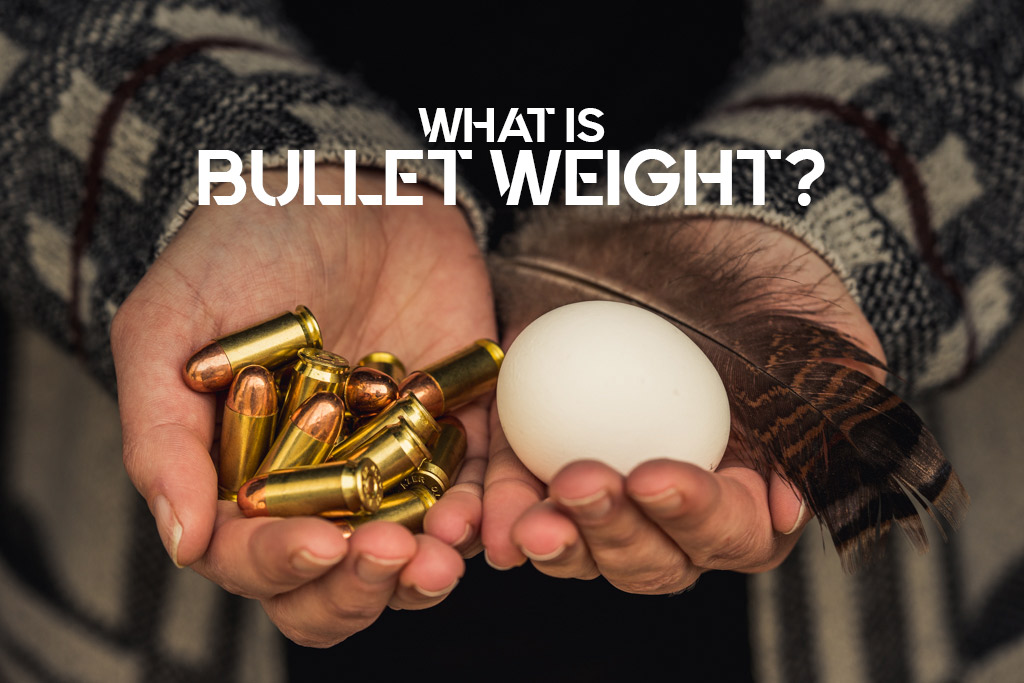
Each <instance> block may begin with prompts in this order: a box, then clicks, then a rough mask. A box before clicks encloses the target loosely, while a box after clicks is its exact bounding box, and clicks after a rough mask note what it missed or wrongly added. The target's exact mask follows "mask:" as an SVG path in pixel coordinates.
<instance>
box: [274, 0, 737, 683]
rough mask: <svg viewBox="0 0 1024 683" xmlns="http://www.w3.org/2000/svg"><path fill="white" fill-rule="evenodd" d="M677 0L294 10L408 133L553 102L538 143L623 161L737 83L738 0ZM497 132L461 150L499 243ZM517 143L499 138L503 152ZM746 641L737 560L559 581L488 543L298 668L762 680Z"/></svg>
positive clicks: (325, 673) (328, 676) (351, 672)
mask: <svg viewBox="0 0 1024 683" xmlns="http://www.w3.org/2000/svg"><path fill="white" fill-rule="evenodd" d="M679 6H680V8H681V9H680V10H678V11H677V12H676V14H675V15H669V14H666V10H664V9H662V8H660V7H659V9H658V10H657V12H654V11H652V10H651V9H650V7H651V6H650V5H644V6H637V9H638V10H640V11H637V12H631V13H630V14H631V16H629V17H623V16H618V15H615V16H597V15H598V13H599V12H600V11H599V10H598V9H597V8H596V6H593V7H589V8H587V9H585V10H580V9H569V8H567V7H555V6H554V5H553V3H552V4H551V5H550V6H548V7H547V8H545V9H543V10H539V11H530V10H524V9H522V8H520V7H518V6H509V5H504V4H494V5H488V6H480V7H477V8H474V9H473V10H472V11H471V12H459V13H455V12H451V11H444V12H443V16H438V14H442V12H441V11H439V12H438V13H435V14H429V15H428V14H426V13H424V15H423V16H418V17H414V18H412V19H404V18H401V17H399V16H397V15H398V14H399V13H398V12H397V11H395V12H393V15H394V16H391V17H388V19H387V23H383V22H382V20H381V18H380V15H381V14H382V13H381V12H380V11H379V9H376V8H369V9H363V10H359V9H357V10H353V9H352V8H351V7H349V6H347V5H346V6H342V5H340V4H339V5H327V4H326V3H324V4H316V5H313V4H312V3H292V4H291V6H290V8H289V12H290V14H291V15H292V16H291V18H292V20H293V21H295V22H296V23H297V24H298V25H299V26H301V27H302V29H303V30H304V31H305V32H306V33H307V35H308V36H309V38H310V39H311V40H312V41H313V43H314V44H315V46H316V49H317V50H318V52H319V56H320V57H321V58H322V59H324V60H325V61H327V62H328V63H329V64H331V65H332V66H334V67H336V68H337V69H338V70H340V71H344V72H346V73H349V72H355V73H357V74H359V76H360V77H361V78H362V79H363V81H364V82H365V83H366V84H367V85H368V86H369V87H370V88H371V89H372V90H374V91H375V92H377V93H379V94H381V95H382V96H384V97H386V98H388V99H390V100H391V101H393V102H394V103H395V106H396V107H397V108H398V109H399V110H400V111H401V113H402V114H403V115H404V116H405V117H406V119H407V120H408V122H409V123H410V126H411V128H412V129H413V130H416V131H419V130H420V124H419V117H418V114H417V108H418V107H426V108H427V109H428V110H429V111H431V112H432V111H433V109H434V108H438V107H443V108H449V109H452V108H455V107H460V106H461V107H473V108H474V109H479V110H480V113H483V110H484V109H485V108H487V107H494V108H495V109H496V112H495V121H496V124H495V125H496V127H497V128H498V129H500V126H501V123H502V122H503V121H504V117H505V114H506V113H507V111H508V109H509V108H512V107H519V108H520V110H521V111H523V113H524V114H525V108H526V107H555V108H556V113H555V115H554V116H549V117H548V138H547V143H546V144H539V143H535V144H532V145H525V147H527V148H530V149H534V150H540V151H545V150H547V149H566V148H582V147H589V148H593V149H600V150H607V149H621V150H623V158H626V155H627V154H628V153H629V150H635V149H639V148H642V147H645V146H649V145H650V143H651V142H652V141H653V140H654V139H655V138H656V136H657V135H658V134H659V133H660V132H663V131H669V130H672V129H678V128H680V127H682V126H684V125H685V124H686V122H687V121H689V120H691V119H692V118H693V117H694V116H695V115H696V114H697V113H698V112H699V111H700V109H701V108H702V107H703V106H704V105H705V104H706V103H707V101H708V99H709V98H710V97H712V96H713V95H714V93H715V91H716V89H717V88H718V87H720V86H721V84H722V83H723V82H724V81H725V80H726V78H727V76H728V74H729V71H730V69H731V68H732V66H733V64H734V61H735V59H736V57H737V54H738V52H739V48H740V43H741V39H742V17H741V3H740V2H739V1H738V0H735V1H728V2H717V3H702V4H700V5H698V4H697V3H685V4H684V3H679ZM617 9H618V10H622V9H623V8H621V7H619V8H617ZM627 9H631V8H627ZM356 27H359V28H358V29H357V28H356ZM366 27H372V29H370V30H365V29H366ZM567 107H573V108H575V109H577V110H579V109H582V108H585V107H596V108H598V109H600V110H602V111H603V112H604V116H603V117H602V118H601V119H600V122H601V123H602V125H603V126H604V129H605V137H604V138H603V139H602V140H601V141H599V142H596V143H591V144H586V143H581V142H577V143H576V144H574V145H569V144H567V143H566V142H565V140H564V129H563V127H562V119H563V116H564V109H565V108H567ZM532 121H533V117H527V122H529V123H532ZM496 146H497V145H495V144H490V145H489V144H487V143H486V142H484V141H483V140H482V139H481V140H480V141H479V142H477V141H476V140H474V143H473V144H472V145H469V147H470V148H471V149H473V151H474V159H473V160H472V161H470V162H460V164H459V170H460V173H461V175H462V177H463V178H464V179H465V180H467V181H468V182H469V183H470V185H471V186H472V187H474V188H475V190H476V192H477V195H478V196H479V197H480V198H481V199H482V200H483V201H484V202H485V203H488V204H489V205H490V206H491V207H492V209H493V210H494V218H493V221H492V224H491V228H492V233H491V238H492V239H491V241H492V244H494V243H496V242H497V241H498V240H499V239H500V236H501V235H502V234H505V233H507V232H508V231H509V230H510V229H512V228H513V227H514V225H515V223H516V220H517V215H516V213H515V212H514V211H513V210H511V209H510V207H506V206H504V205H503V202H502V199H501V197H500V196H499V194H498V191H497V185H496V183H495V180H494V172H493V169H492V168H491V165H490V160H489V157H488V155H487V153H486V151H485V150H487V149H489V148H492V147H496ZM458 147H460V148H466V147H467V145H465V144H460V145H458ZM516 148H517V145H516V144H514V143H506V144H502V145H501V149H503V150H505V153H506V159H508V158H509V156H510V155H512V156H513V157H514V154H515V149H516ZM544 158H546V157H544ZM594 170H598V171H600V170H601V169H600V167H598V168H597V169H594ZM559 185H560V183H556V188H557V187H559ZM748 639H749V634H748V628H747V589H746V581H745V578H744V577H742V576H740V575H735V574H731V573H723V572H715V573H709V574H706V575H704V576H703V577H702V578H701V579H700V581H699V582H698V584H697V586H696V587H695V588H694V589H693V590H690V591H688V592H686V593H683V594H681V595H677V596H653V597H652V596H635V595H627V594H625V593H621V592H620V591H618V590H616V589H615V588H613V587H611V586H610V585H609V584H608V583H607V582H605V581H604V580H603V579H597V580H594V581H567V580H558V579H551V578H548V577H545V576H543V575H541V574H540V573H539V572H537V571H535V570H534V569H533V568H532V567H530V566H529V565H527V566H525V567H522V568H519V569H515V570H512V571H509V572H504V573H502V572H497V571H495V570H492V569H491V568H490V567H488V566H487V565H486V564H485V563H484V562H483V559H482V556H478V557H477V558H474V559H473V560H470V561H468V563H467V569H466V575H465V577H464V578H463V580H462V582H461V583H460V585H459V587H458V588H457V589H456V590H455V592H454V593H453V594H452V595H451V596H450V597H449V598H448V599H446V600H445V601H444V602H443V603H442V604H441V605H440V606H438V607H435V608H433V609H430V610H427V611H424V612H404V611H403V612H393V611H390V610H389V611H386V612H385V614H384V615H383V616H382V617H381V619H380V621H379V622H378V623H377V624H375V625H374V626H372V627H371V628H369V629H368V630H366V631H364V632H362V633H359V634H357V635H355V636H353V637H352V638H350V639H348V640H347V641H345V643H344V644H343V645H342V646H340V647H335V648H331V649H329V650H310V649H305V648H300V647H297V646H295V645H293V644H290V643H289V650H288V655H289V669H290V672H291V675H292V679H293V680H295V681H307V680H340V679H349V678H352V679H353V680H355V679H356V677H358V678H362V676H373V677H374V678H377V677H380V676H387V677H393V676H397V677H405V676H409V677H418V676H421V675H428V676H430V678H435V677H438V678H440V677H444V678H447V679H449V680H479V679H492V680H514V679H519V680H529V681H549V680H550V681H572V680H591V681H603V680H637V679H640V678H644V677H648V676H659V677H661V676H666V675H667V676H669V677H671V678H673V679H675V678H678V679H680V680H688V681H705V680H715V681H726V682H731V681H746V680H752V678H751V672H750V650H749V640H748ZM363 680H366V679H363Z"/></svg>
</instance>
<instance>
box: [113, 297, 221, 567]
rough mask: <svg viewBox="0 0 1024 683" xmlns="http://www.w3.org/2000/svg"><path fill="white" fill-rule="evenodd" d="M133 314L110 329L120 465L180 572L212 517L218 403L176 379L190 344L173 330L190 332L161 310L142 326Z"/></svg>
mask: <svg viewBox="0 0 1024 683" xmlns="http://www.w3.org/2000/svg"><path fill="white" fill-rule="evenodd" d="M135 310H137V309H130V310H125V311H123V313H124V315H122V312H119V314H118V317H117V318H115V323H114V326H113V328H112V329H111V347H112V350H113V353H114V364H115V367H116V368H117V388H118V404H119V409H120V412H121V430H122V434H123V440H124V451H123V457H124V465H125V469H126V470H127V472H128V476H129V477H130V478H131V480H132V483H133V484H134V485H135V488H137V489H138V490H139V493H141V494H142V496H143V497H144V498H145V499H146V502H147V503H148V504H149V509H150V511H151V512H152V513H153V516H154V517H155V518H156V523H157V529H158V530H159V532H160V537H161V539H162V540H163V543H164V547H165V548H166V549H167V552H168V554H169V555H170V556H171V559H172V560H173V561H174V563H175V564H177V565H178V566H185V565H188V564H191V563H193V562H195V561H196V560H197V559H199V558H200V557H202V555H203V554H204V553H205V551H206V547H207V545H208V544H209V541H210V537H211V535H212V533H213V525H214V520H215V518H216V513H217V473H216V469H215V468H214V465H213V461H212V460H211V458H210V445H211V443H212V441H213V429H214V422H215V421H214V410H215V404H216V400H215V397H214V396H213V395H209V394H198V393H196V392H193V391H192V390H191V389H189V388H188V387H187V386H186V385H185V383H184V381H183V380H182V378H181V366H182V365H183V364H184V362H185V359H186V358H187V357H188V354H189V353H190V347H191V345H193V344H194V341H193V340H190V339H189V338H188V337H189V335H187V334H173V333H172V332H171V330H173V329H174V328H175V327H177V329H179V330H180V329H188V328H187V327H184V328H183V327H181V326H176V325H175V324H174V316H173V315H171V316H168V315H167V312H166V311H164V316H163V320H161V322H160V324H156V325H148V324H145V318H146V317H147V315H148V312H146V313H141V314H139V313H135ZM168 317H170V318H171V319H170V320H168ZM182 324H184V325H190V324H189V323H188V321H187V320H184V321H182Z"/></svg>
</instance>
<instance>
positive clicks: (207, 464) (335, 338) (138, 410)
mask: <svg viewBox="0 0 1024 683" xmlns="http://www.w3.org/2000/svg"><path fill="white" fill-rule="evenodd" d="M317 181H318V186H319V187H328V186H334V187H337V188H341V187H342V186H343V173H342V171H341V170H340V169H338V168H335V167H329V166H325V167H319V168H318V169H317ZM357 182H358V187H359V192H361V193H379V194H383V190H384V181H383V176H382V175H380V174H379V173H377V172H374V171H360V172H359V176H358V179H357ZM265 185H266V187H267V190H268V192H270V193H271V194H279V193H280V192H281V191H282V190H283V189H284V186H285V176H284V173H283V172H268V173H266V174H265ZM227 189H230V188H227ZM414 192H416V190H414V189H413V188H412V187H407V188H406V190H405V191H404V194H413V193H414ZM420 192H421V193H422V194H423V197H424V203H423V205H422V206H410V207H406V206H379V207H369V206H338V207H325V206H304V205H302V204H301V203H300V202H298V201H294V202H292V203H290V204H288V205H287V206H284V207H281V206H276V207H270V206H265V205H264V204H262V203H260V202H259V201H257V200H256V199H255V198H254V197H253V196H252V193H251V192H250V193H249V194H248V195H247V197H246V199H244V200H243V201H242V202H241V203H240V204H238V205H235V206H216V205H210V206H206V207H199V208H198V209H197V210H196V211H195V213H194V214H193V215H192V216H191V217H190V218H189V219H188V221H187V223H186V224H185V225H184V226H183V227H182V229H181V232H180V233H179V234H178V235H177V236H176V237H175V238H174V241H173V242H172V243H171V244H170V245H169V246H168V248H167V249H166V250H165V251H164V253H163V254H161V255H160V257H159V258H158V259H157V260H156V262H155V263H154V264H153V266H152V267H151V268H150V270H149V272H147V274H146V276H145V277H144V278H143V279H142V281H141V282H140V283H139V284H138V286H137V287H136V288H135V290H134V291H133V292H132V293H131V295H130V296H129V297H128V298H127V299H126V300H125V302H124V303H123V305H122V306H121V308H120V309H119V311H118V314H117V316H116V317H115V319H114V324H113V327H112V329H111V345H112V347H113V352H114V359H115V363H116V367H117V380H118V393H119V400H120V410H121V421H122V428H123V434H124V462H125V467H126V469H127V470H128V474H129V476H130V477H131V479H132V481H133V482H134V484H135V486H136V487H137V488H138V490H139V492H140V493H141V494H142V495H143V496H144V497H145V498H146V500H147V501H148V503H149V507H150V510H151V511H152V512H153V514H154V516H155V517H156V521H157V527H158V529H159V532H160V536H161V538H162V539H163V542H164V545H165V547H166V548H167V551H168V553H169V554H170V556H171V558H172V559H173V560H174V562H175V563H176V564H178V565H179V566H189V567H191V568H193V569H194V570H195V571H197V572H199V573H200V574H202V575H204V576H206V577H208V578H209V579H211V580H213V581H215V582H217V583H218V584H220V585H222V586H223V587H225V588H226V589H227V590H229V591H231V592H234V593H238V594H240V595H245V596H249V597H253V598H258V599H260V600H262V602H263V606H264V608H265V609H266V611H267V613H268V614H269V615H270V618H271V619H272V620H273V621H274V622H275V623H276V624H277V626H278V627H279V628H280V629H281V630H282V631H283V632H284V633H285V635H287V636H288V637H290V638H291V639H293V640H295V641H296V642H298V643H300V644H304V645H312V646H328V645H332V644H334V643H336V642H338V641H340V640H343V639H344V638H346V637H347V636H349V635H351V634H352V633H355V632H357V631H359V630H361V629H363V628H365V627H366V626H367V625H369V624H370V623H372V622H373V621H374V620H375V619H376V617H377V615H378V614H379V613H380V612H381V611H382V610H383V608H384V606H385V605H388V604H390V605H392V606H394V607H401V608H405V609H419V608H423V607H427V606H430V605H433V604H435V603H437V602H439V601H440V600H441V599H443V596H444V595H446V594H447V592H449V591H450V590H451V588H452V587H453V586H454V584H455V582H456V581H457V580H458V578H459V577H460V576H461V575H462V572H463V569H464V567H463V562H462V558H461V557H460V556H459V552H458V551H457V550H456V549H453V547H452V546H456V547H459V548H462V549H471V548H472V546H473V545H474V544H475V536H476V532H477V531H478V530H479V528H480V522H479V520H480V512H481V501H480V495H481V494H480V488H481V482H482V479H483V470H484V464H483V462H484V461H483V457H484V456H485V455H486V439H487V437H486V427H487V425H486V407H485V406H483V405H473V406H467V407H466V408H465V409H464V410H463V411H461V412H460V413H459V417H460V418H461V419H462V421H463V423H464V424H465V426H466V430H467V437H468V442H469V443H468V454H467V461H466V464H465V465H464V467H463V470H462V474H461V476H460V479H459V482H458V483H457V485H456V486H455V487H454V488H453V489H452V490H451V491H449V492H448V493H447V494H446V495H445V496H444V497H443V499H442V500H440V501H439V502H438V503H437V505H435V506H434V507H433V508H432V509H431V511H430V515H428V519H427V527H428V529H430V531H431V533H432V534H433V536H426V535H420V536H415V537H414V536H413V535H412V534H411V533H409V532H408V531H407V530H406V529H404V528H402V527H399V526H398V525H395V524H391V523H383V522H381V523H374V524H368V525H365V526H364V527H362V528H360V529H359V530H358V531H357V532H356V533H355V534H354V535H353V536H352V537H351V538H350V539H348V540H346V539H345V538H344V537H343V535H342V534H341V532H339V531H338V530H337V529H336V528H334V527H333V526H332V525H331V524H330V523H328V522H326V521H324V520H320V519H316V518H310V517H307V518H293V519H276V518H260V519H255V518H254V519H246V518H243V517H242V516H241V515H240V513H239V511H238V507H237V505H235V504H234V503H231V502H226V501H218V500H217V475H216V471H215V468H214V464H213V460H212V459H211V457H210V449H211V444H212V442H213V437H214V424H215V420H216V415H215V409H216V403H217V402H216V399H215V397H214V396H213V395H209V394H199V393H196V392H193V391H191V390H190V389H188V388H187V387H186V386H185V383H184V381H183V380H182V377H181V369H182V366H183V364H184V363H185V361H186V360H187V359H188V358H189V356H190V355H191V354H192V353H193V352H194V351H195V350H196V349H198V348H199V347H200V346H202V345H203V344H204V343H206V342H207V341H208V340H210V339H212V338H215V337H218V336H222V335H224V334H227V333H230V332H233V331H235V330H238V329H241V328H244V327H246V326H248V325H251V324H254V323H256V322H259V321H261V320H264V319H266V318H269V317H271V316H274V315H277V314H279V313H281V312H282V311H285V310H293V309H294V308H295V306H296V305H298V304H305V305H307V306H308V307H309V308H310V309H311V310H312V311H313V313H314V314H315V315H316V316H317V319H318V321H319V323H320V326H321V330H322V333H323V339H324V348H326V349H328V350H331V351H335V352H338V353H340V354H342V355H344V356H345V357H346V358H349V359H351V360H352V361H353V362H354V360H355V359H357V358H360V357H361V356H362V355H364V354H366V353H368V352H370V351H385V350H386V351H391V352H393V353H395V354H396V355H397V356H398V357H399V358H400V359H402V360H403V362H404V363H405V364H406V365H407V366H408V367H409V369H410V370H412V369H415V368H416V367H418V366H420V365H421V364H425V363H430V362H432V361H434V360H438V359H439V358H441V357H443V356H444V355H446V354H448V353H450V352H452V351H454V350H456V349H458V348H461V347H463V346H465V345H467V344H469V343H471V342H472V341H473V340H475V339H478V338H481V337H489V338H493V337H494V336H495V333H496V332H495V323H494V313H493V304H492V300H491V293H490V285H489V280H488V276H487V272H486V268H485V266H484V263H483V259H482V256H481V254H480V252H479V250H478V248H477V246H476V244H475V241H474V238H473V235H472V233H471V231H470V228H469V226H468V225H467V223H466V221H465V219H464V218H463V216H462V214H461V212H460V211H459V209H458V208H456V207H451V206H444V205H443V203H442V200H441V196H440V195H439V194H438V193H436V192H433V191H430V190H426V189H424V190H420ZM215 194H216V193H215ZM299 196H300V197H301V193H300V195H299Z"/></svg>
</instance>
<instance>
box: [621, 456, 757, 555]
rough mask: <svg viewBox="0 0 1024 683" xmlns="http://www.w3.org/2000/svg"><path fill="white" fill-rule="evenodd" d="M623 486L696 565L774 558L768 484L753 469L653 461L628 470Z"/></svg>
mask: <svg viewBox="0 0 1024 683" xmlns="http://www.w3.org/2000/svg"><path fill="white" fill-rule="evenodd" d="M626 490H627V491H628V493H629V496H630V497H631V498H632V499H633V500H634V501H636V502H637V504H638V505H639V506H640V508H641V509H642V510H643V511H644V514H646V515H647V516H648V517H649V518H650V519H651V520H653V521H654V522H655V523H657V524H658V525H659V526H660V527H661V528H662V529H663V530H664V531H665V533H666V534H668V535H669V536H670V537H671V538H672V539H673V540H674V541H675V542H676V543H677V544H678V545H679V547H680V548H682V549H683V550H684V551H685V552H686V554H687V555H688V556H689V557H690V559H691V560H692V561H693V562H694V564H696V565H698V566H700V567H704V568H706V569H752V568H754V567H761V566H764V565H766V564H768V563H770V562H771V561H772V560H773V558H774V556H775V551H776V542H775V533H774V530H773V528H772V523H771V516H770V513H769V510H768V493H767V487H766V486H765V483H764V479H763V478H762V477H761V475H760V474H758V473H757V472H755V471H754V470H751V469H747V468H745V467H727V468H724V469H720V470H718V472H708V471H706V470H704V469H702V468H700V467H697V466H695V465H691V464H689V463H683V462H675V461H669V460H654V461H651V462H648V463H644V464H642V465H640V466H639V467H637V468H636V469H635V470H633V472H632V473H630V475H629V477H628V479H627V480H626Z"/></svg>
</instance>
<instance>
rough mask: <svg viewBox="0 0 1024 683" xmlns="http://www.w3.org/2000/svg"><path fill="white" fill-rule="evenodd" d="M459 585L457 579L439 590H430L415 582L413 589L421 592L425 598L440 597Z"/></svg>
mask: <svg viewBox="0 0 1024 683" xmlns="http://www.w3.org/2000/svg"><path fill="white" fill-rule="evenodd" d="M458 585H459V580H458V579H455V580H454V581H452V582H451V584H450V585H448V586H446V587H444V588H442V589H441V590H439V591H428V590H427V589H426V588H420V587H419V586H417V585H416V584H413V585H412V587H413V590H415V591H416V592H417V593H419V594H420V595H422V596H423V597H425V598H440V597H441V596H443V595H448V594H449V593H451V592H452V591H453V590H455V587H456V586H458Z"/></svg>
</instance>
